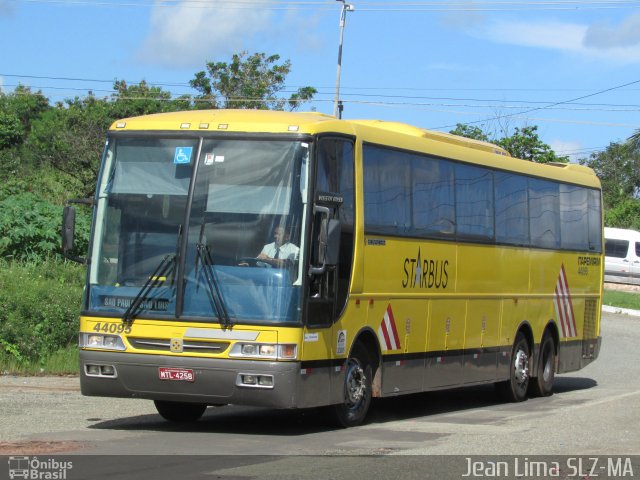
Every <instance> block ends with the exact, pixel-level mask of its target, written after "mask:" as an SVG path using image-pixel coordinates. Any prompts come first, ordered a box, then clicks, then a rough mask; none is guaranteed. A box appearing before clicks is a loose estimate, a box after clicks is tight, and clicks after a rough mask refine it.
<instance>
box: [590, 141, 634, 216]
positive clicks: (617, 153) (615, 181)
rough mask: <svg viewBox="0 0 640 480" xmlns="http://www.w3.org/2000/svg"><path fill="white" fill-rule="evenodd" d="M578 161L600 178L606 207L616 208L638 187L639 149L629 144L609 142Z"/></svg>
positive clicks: (631, 195) (632, 194) (630, 196)
mask: <svg viewBox="0 0 640 480" xmlns="http://www.w3.org/2000/svg"><path fill="white" fill-rule="evenodd" d="M580 163H582V164H584V165H587V166H588V167H591V168H593V169H594V170H595V172H596V175H598V177H599V178H600V181H601V182H602V196H603V198H604V204H605V207H607V208H617V207H618V206H620V203H621V202H623V201H624V200H626V199H628V198H632V197H633V196H634V194H635V192H636V191H637V189H638V188H640V151H634V150H633V148H631V147H630V145H629V144H624V143H610V144H609V146H608V147H607V148H606V149H605V150H603V151H601V152H595V153H592V154H591V156H590V157H589V158H588V159H584V160H581V162H580ZM625 228H631V227H625Z"/></svg>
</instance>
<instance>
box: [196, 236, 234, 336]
mask: <svg viewBox="0 0 640 480" xmlns="http://www.w3.org/2000/svg"><path fill="white" fill-rule="evenodd" d="M196 250H197V252H198V257H197V259H199V260H200V263H201V264H202V271H203V272H204V278H205V281H206V284H207V293H208V295H207V296H208V297H209V302H210V303H211V308H212V309H213V311H214V312H215V313H216V315H217V316H218V319H219V320H220V324H221V325H223V326H225V327H230V326H231V319H230V318H229V312H227V307H226V306H225V304H224V300H223V299H222V293H221V292H220V284H219V282H218V279H217V277H216V272H215V268H214V263H213V258H212V257H211V251H210V250H209V246H208V245H206V244H205V245H203V244H201V243H197V244H196ZM197 259H196V276H197V270H198V263H197Z"/></svg>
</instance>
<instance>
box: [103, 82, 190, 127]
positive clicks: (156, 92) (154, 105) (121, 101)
mask: <svg viewBox="0 0 640 480" xmlns="http://www.w3.org/2000/svg"><path fill="white" fill-rule="evenodd" d="M113 89H114V90H115V91H116V93H114V94H113V95H112V97H111V98H112V100H113V103H112V105H111V113H112V116H113V117H114V120H115V119H118V118H126V117H134V116H139V115H148V114H150V113H161V112H175V111H178V110H189V109H190V108H191V103H190V98H189V96H187V95H183V96H181V97H179V98H176V99H174V98H172V97H171V92H167V91H164V90H162V88H160V87H153V86H150V85H149V84H148V83H147V82H146V81H144V80H142V81H141V82H140V83H139V84H137V85H127V82H126V81H124V80H116V81H115V82H114V84H113Z"/></svg>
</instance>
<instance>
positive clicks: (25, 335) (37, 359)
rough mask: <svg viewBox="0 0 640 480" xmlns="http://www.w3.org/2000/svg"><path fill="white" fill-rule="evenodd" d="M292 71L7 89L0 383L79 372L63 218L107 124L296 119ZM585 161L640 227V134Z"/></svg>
mask: <svg viewBox="0 0 640 480" xmlns="http://www.w3.org/2000/svg"><path fill="white" fill-rule="evenodd" d="M291 68H292V67H291V63H290V62H289V61H288V60H286V61H280V57H279V56H278V55H270V56H267V55H266V54H264V53H254V54H251V55H249V54H248V53H247V52H242V53H239V54H236V55H233V56H232V58H231V61H230V62H209V63H207V64H206V69H205V70H203V71H201V72H197V73H195V74H194V78H193V80H191V82H190V85H191V87H192V88H193V89H194V92H195V93H194V95H182V96H179V97H174V96H173V95H172V94H171V92H168V91H165V90H163V89H162V88H160V87H156V86H153V85H150V84H147V83H146V82H145V81H142V82H140V83H139V84H134V85H128V84H127V83H126V82H125V81H124V80H115V82H114V85H113V93H112V94H111V95H109V96H107V97H103V98H98V97H96V96H95V95H94V94H93V93H92V92H88V93H87V95H86V96H84V97H76V98H70V99H67V100H65V101H64V102H55V103H54V102H52V101H51V100H50V99H48V98H47V97H45V96H44V95H43V94H42V92H40V91H37V92H36V91H33V90H32V89H31V88H29V87H27V86H18V87H17V88H16V89H15V90H13V91H12V92H10V93H6V92H3V91H2V90H1V89H0V374H2V373H24V374H41V373H47V374H67V373H77V369H78V361H77V356H78V350H77V347H76V343H77V329H78V313H79V311H80V304H81V298H82V289H83V281H84V275H85V267H84V266H82V265H78V264H74V263H71V262H69V261H67V260H65V259H63V258H62V256H61V255H60V251H59V244H60V240H59V231H60V226H61V215H62V208H63V205H64V202H65V200H67V199H70V198H83V197H90V196H92V195H93V192H94V188H95V182H96V175H97V172H98V166H99V163H100V156H101V151H102V149H103V147H104V139H105V135H106V132H107V129H108V128H109V126H110V125H111V124H112V123H113V122H114V121H115V120H117V119H120V118H126V117H131V116H137V115H146V114H152V113H161V112H169V111H177V110H197V109H205V108H206V109H210V108H213V109H215V108H259V109H274V110H285V109H288V110H295V109H298V108H299V107H300V106H301V105H303V104H304V103H305V102H308V101H310V100H312V99H313V97H314V95H315V94H316V93H317V92H316V89H315V88H313V87H301V88H299V89H298V90H296V91H295V92H294V93H291V94H290V95H289V96H288V97H284V96H283V92H284V89H285V80H286V77H287V75H288V74H289V72H290V70H291ZM451 133H454V134H458V135H463V136H466V137H470V138H476V139H478V140H484V141H490V142H493V143H496V144H498V145H500V146H502V147H503V148H505V149H506V150H508V151H509V152H510V153H511V154H512V155H513V156H514V157H517V158H522V159H526V160H530V161H535V162H540V163H548V162H566V161H568V159H567V158H566V157H561V156H557V155H556V154H555V153H554V152H553V150H552V149H551V148H550V147H549V146H548V145H546V144H545V143H544V142H542V141H541V140H540V138H539V137H538V134H537V127H536V126H524V127H521V128H518V127H517V128H515V129H510V128H506V127H505V126H504V125H502V126H498V127H496V128H495V129H494V131H493V132H492V133H489V132H486V131H483V130H482V129H480V128H478V127H476V126H468V125H462V124H460V125H458V126H457V127H456V129H455V130H453V131H452V132H451ZM514 161H520V160H514ZM582 163H584V164H587V165H589V166H591V167H592V168H594V169H595V170H596V172H597V173H598V175H599V176H600V178H601V179H602V182H603V193H604V205H605V212H606V217H605V218H606V223H607V225H608V226H616V227H622V228H636V229H640V223H638V222H640V220H639V219H640V201H639V200H638V199H637V198H636V196H635V194H636V192H638V191H640V174H639V173H638V172H640V131H639V132H637V133H636V134H635V135H634V136H632V137H631V138H630V139H629V140H628V141H626V142H620V143H612V144H611V145H610V146H609V147H607V149H605V150H604V151H602V152H597V153H594V154H592V155H591V156H590V157H589V158H585V159H583V160H582ZM77 212H78V217H77V233H76V244H77V249H76V250H77V251H76V252H75V254H76V255H84V254H86V252H87V247H88V237H89V223H90V218H89V211H88V209H82V208H79V209H77ZM615 294H616V295H615V297H613V299H612V300H611V302H614V303H613V304H615V305H618V304H620V305H619V306H625V308H635V307H633V306H628V305H630V304H631V305H638V303H640V302H638V303H635V304H634V303H633V301H634V300H629V299H628V297H631V298H632V299H635V298H636V295H635V294H620V296H618V295H619V292H615ZM607 295H608V293H607ZM623 299H624V300H623ZM623 302H624V304H623ZM629 302H632V303H629ZM605 303H607V302H605ZM638 308H640V306H638Z"/></svg>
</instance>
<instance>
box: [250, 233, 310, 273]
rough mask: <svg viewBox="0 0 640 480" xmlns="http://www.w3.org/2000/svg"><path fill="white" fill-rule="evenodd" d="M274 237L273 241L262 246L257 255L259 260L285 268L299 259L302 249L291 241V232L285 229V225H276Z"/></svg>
mask: <svg viewBox="0 0 640 480" xmlns="http://www.w3.org/2000/svg"><path fill="white" fill-rule="evenodd" d="M273 239H274V241H273V242H271V243H268V244H267V245H265V246H264V247H263V248H262V251H261V252H260V254H259V255H258V256H257V257H256V259H257V260H260V261H261V262H264V263H268V264H269V265H271V266H272V267H276V268H285V267H287V266H289V265H291V264H292V263H293V262H295V261H296V260H298V253H299V252H300V249H299V248H298V247H297V246H295V245H294V244H293V243H290V242H289V239H290V234H289V232H287V231H285V229H284V228H283V227H276V228H275V229H274V230H273Z"/></svg>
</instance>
